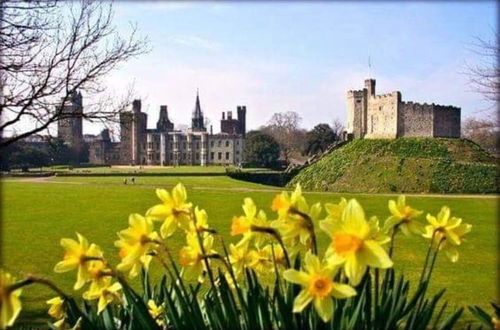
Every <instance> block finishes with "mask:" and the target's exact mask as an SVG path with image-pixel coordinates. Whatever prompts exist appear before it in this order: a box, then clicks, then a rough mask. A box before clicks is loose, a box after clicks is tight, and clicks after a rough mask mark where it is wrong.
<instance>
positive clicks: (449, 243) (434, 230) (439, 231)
mask: <svg viewBox="0 0 500 330" xmlns="http://www.w3.org/2000/svg"><path fill="white" fill-rule="evenodd" d="M450 215H451V211H450V209H449V208H448V207H446V206H444V207H443V208H441V211H439V213H438V214H437V217H434V216H432V215H430V214H427V221H428V222H429V225H427V226H425V233H424V234H423V236H424V237H426V238H430V239H432V238H434V240H435V241H436V242H437V243H438V244H439V249H440V250H443V251H445V254H446V256H447V257H448V258H449V259H450V260H451V262H456V261H457V260H458V250H457V246H459V245H460V244H462V237H463V236H464V235H465V234H467V233H468V232H470V231H471V228H472V225H470V224H462V219H460V218H456V217H450Z"/></svg>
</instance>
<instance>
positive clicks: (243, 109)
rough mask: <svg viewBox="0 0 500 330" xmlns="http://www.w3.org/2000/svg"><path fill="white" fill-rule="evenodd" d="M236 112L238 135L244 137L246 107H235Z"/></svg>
mask: <svg viewBox="0 0 500 330" xmlns="http://www.w3.org/2000/svg"><path fill="white" fill-rule="evenodd" d="M236 111H237V112H238V123H239V125H238V126H239V131H238V133H239V134H241V135H243V137H245V134H246V131H247V120H246V118H247V107H246V106H244V105H242V106H237V107H236Z"/></svg>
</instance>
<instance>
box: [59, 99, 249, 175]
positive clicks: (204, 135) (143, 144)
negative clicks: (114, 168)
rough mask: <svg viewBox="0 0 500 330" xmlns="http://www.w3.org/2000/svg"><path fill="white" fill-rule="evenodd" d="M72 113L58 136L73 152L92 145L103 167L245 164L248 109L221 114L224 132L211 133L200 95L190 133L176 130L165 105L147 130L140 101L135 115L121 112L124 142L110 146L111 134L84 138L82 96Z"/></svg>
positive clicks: (72, 106)
mask: <svg viewBox="0 0 500 330" xmlns="http://www.w3.org/2000/svg"><path fill="white" fill-rule="evenodd" d="M64 109H67V110H66V111H67V112H68V113H73V116H70V117H69V118H68V119H64V121H63V122H62V123H60V124H59V131H58V135H59V137H60V138H62V139H63V140H64V141H65V142H66V143H68V144H69V145H70V146H72V147H73V148H82V143H83V142H86V143H88V145H89V162H90V163H93V164H103V165H163V166H171V165H173V166H178V165H201V166H207V165H239V164H241V163H242V162H243V147H244V142H245V132H246V106H237V108H236V112H237V118H233V117H232V112H231V111H227V118H226V114H225V113H224V112H223V113H222V119H221V121H220V123H221V132H220V133H219V134H213V133H212V128H210V132H208V131H207V128H206V127H205V118H204V115H203V112H202V110H201V105H200V98H199V94H198V93H197V95H196V102H195V108H194V111H193V115H192V119H191V128H190V129H188V130H187V131H186V132H184V131H179V130H175V129H174V124H173V123H172V122H171V121H170V119H169V118H168V108H167V106H166V105H161V106H160V116H159V119H158V122H157V123H156V128H153V129H148V128H147V114H146V113H144V112H142V111H141V101H140V100H134V101H133V102H132V111H127V112H122V113H120V142H112V141H111V138H110V135H109V130H107V129H105V130H103V131H102V132H101V133H100V134H99V135H98V136H89V135H85V136H82V130H81V127H82V126H81V124H82V117H81V116H78V113H79V112H81V111H82V109H83V107H82V100H81V94H80V93H74V94H73V96H72V97H71V99H70V102H69V104H68V105H65V106H64Z"/></svg>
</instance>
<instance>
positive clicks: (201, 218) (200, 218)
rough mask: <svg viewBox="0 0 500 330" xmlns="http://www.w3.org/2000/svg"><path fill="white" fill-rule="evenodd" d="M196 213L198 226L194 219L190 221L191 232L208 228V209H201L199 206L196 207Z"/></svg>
mask: <svg viewBox="0 0 500 330" xmlns="http://www.w3.org/2000/svg"><path fill="white" fill-rule="evenodd" d="M194 215H195V219H196V226H195V224H194V222H193V221H190V222H189V229H188V231H189V232H192V233H195V232H196V231H200V232H203V231H205V230H207V229H208V214H207V211H205V210H203V209H199V208H198V206H196V207H195V208H194Z"/></svg>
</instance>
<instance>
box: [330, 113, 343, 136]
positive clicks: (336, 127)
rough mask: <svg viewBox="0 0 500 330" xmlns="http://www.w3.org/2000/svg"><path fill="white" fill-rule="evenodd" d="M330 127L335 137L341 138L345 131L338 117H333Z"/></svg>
mask: <svg viewBox="0 0 500 330" xmlns="http://www.w3.org/2000/svg"><path fill="white" fill-rule="evenodd" d="M331 128H332V131H333V134H335V139H336V140H340V139H341V138H342V134H343V133H344V131H345V127H344V124H342V122H341V121H340V120H339V119H338V118H335V119H334V120H333V123H332V126H331Z"/></svg>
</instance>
